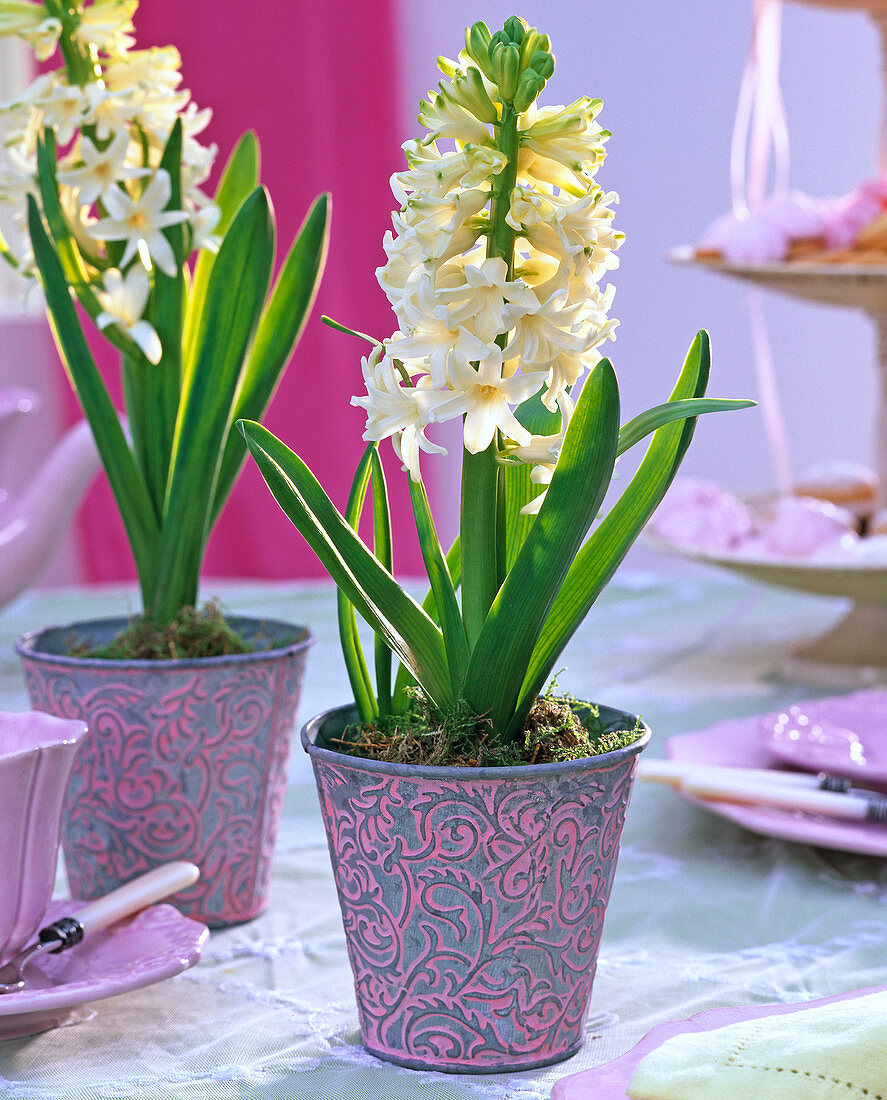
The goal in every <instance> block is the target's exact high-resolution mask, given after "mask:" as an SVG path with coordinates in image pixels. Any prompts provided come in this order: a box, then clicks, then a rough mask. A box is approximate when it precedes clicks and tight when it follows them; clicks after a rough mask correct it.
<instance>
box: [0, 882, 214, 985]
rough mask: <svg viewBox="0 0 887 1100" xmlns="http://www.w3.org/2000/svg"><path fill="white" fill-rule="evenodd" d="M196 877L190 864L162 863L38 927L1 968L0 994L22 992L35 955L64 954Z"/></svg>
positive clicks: (180, 888)
mask: <svg viewBox="0 0 887 1100" xmlns="http://www.w3.org/2000/svg"><path fill="white" fill-rule="evenodd" d="M199 877H200V870H199V868H197V867H196V866H195V865H194V864H193V863H186V862H183V861H177V862H174V863H163V864H161V865H160V866H159V867H154V868H153V869H152V870H150V871H147V872H146V873H145V874H143V875H139V876H138V878H134V879H132V880H131V881H130V882H127V883H125V884H124V885H123V886H118V887H117V889H116V890H112V891H111V893H110V894H105V896H104V897H101V898H96V900H95V901H91V902H89V903H88V904H86V905H84V906H83V908H82V909H78V910H76V912H75V913H74V914H73V915H71V916H66V917H59V919H58V920H55V921H53V922H52V924H48V925H47V926H46V927H45V928H41V929H40V931H39V932H38V933H37V939H36V940H35V941H34V942H33V943H31V944H29V945H28V946H27V947H25V948H23V949H22V950H21V951H19V953H18V954H17V955H16V956H15V957H14V958H12V959H10V960H9V962H8V963H5V964H4V965H3V966H0V995H2V994H4V993H16V992H17V991H18V990H20V989H24V986H25V979H24V977H23V976H22V971H23V969H24V967H25V966H26V965H27V963H29V962H30V961H31V960H32V959H34V958H36V957H37V956H38V955H41V954H44V953H47V954H51V955H57V954H58V953H59V952H60V951H67V950H68V948H70V947H74V946H75V944H78V943H80V941H81V940H82V939H83V938H84V936H87V935H90V934H91V933H93V932H98V931H99V929H101V928H107V927H108V925H110V924H115V923H116V922H117V921H119V920H123V918H124V917H128V916H131V915H132V914H133V913H138V912H139V910H141V909H145V908H147V906H149V905H153V904H154V902H156V901H161V900H162V899H163V898H166V897H169V895H170V894H175V893H176V892H177V891H179V890H184V889H185V887H186V886H190V885H191V884H192V883H194V882H196V881H197V879H198V878H199Z"/></svg>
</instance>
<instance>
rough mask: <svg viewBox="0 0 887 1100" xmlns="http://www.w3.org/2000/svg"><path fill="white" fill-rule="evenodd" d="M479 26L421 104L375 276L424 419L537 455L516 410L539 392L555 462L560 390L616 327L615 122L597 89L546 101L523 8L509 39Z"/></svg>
mask: <svg viewBox="0 0 887 1100" xmlns="http://www.w3.org/2000/svg"><path fill="white" fill-rule="evenodd" d="M480 27H483V24H475V27H474V28H470V29H469V32H468V35H467V38H466V43H467V45H466V50H465V51H464V52H463V53H461V54H460V55H459V58H458V59H457V60H456V61H451V60H448V59H446V58H441V59H439V67H440V69H441V71H442V73H443V74H444V79H443V80H442V81H441V83H440V85H439V87H438V90H437V91H436V92H435V91H432V92H429V93H428V97H427V99H425V100H423V102H422V104H421V108H420V112H419V122H420V123H421V124H422V125H423V126H424V127H425V128H426V131H427V132H426V134H425V136H424V137H422V138H421V139H419V140H413V141H408V142H407V143H406V144H405V146H404V150H405V153H406V157H407V164H408V167H407V169H406V171H403V172H399V173H397V174H396V175H395V176H394V177H393V179H392V190H393V192H394V195H395V197H396V198H397V200H398V202H399V203H400V209H399V210H397V211H395V213H394V214H393V216H392V221H393V225H394V234H393V235H388V236H387V237H386V241H385V251H386V253H387V255H388V262H387V263H386V264H385V265H384V266H383V267H381V268H379V270H378V272H377V276H378V279H379V282H380V284H381V286H382V288H383V290H384V291H385V293H386V295H387V296H388V299H389V301H390V302H391V305H392V307H393V309H394V312H395V314H396V315H397V320H398V325H399V329H400V332H399V334H398V336H397V337H396V338H394V339H392V340H391V341H388V342H387V351H386V354H387V355H388V356H391V357H392V358H394V359H397V360H399V361H401V362H403V364H404V372H403V375H402V376H398V375H397V374H396V373H392V375H391V379H392V381H393V384H394V385H395V386H398V387H401V388H402V389H404V391H405V392H409V391H412V390H413V389H414V388H415V383H414V381H413V380H414V379H415V377H416V376H417V375H419V376H422V377H423V378H424V381H423V400H422V405H421V408H422V409H423V410H425V411H424V414H422V415H424V416H425V420H424V421H422V420H421V419H420V421H419V423H420V426H421V427H422V428H423V429H424V428H426V427H428V426H429V425H430V424H431V423H434V422H438V421H440V420H444V419H449V418H451V417H456V416H463V417H464V430H463V439H464V444H465V447H466V450H468V451H469V452H470V453H471V454H476V453H477V452H478V451H480V450H485V449H487V448H488V447H491V448H493V451H494V452H495V455H496V456H497V457H498V458H499V459H500V460H507V461H510V462H533V459H532V458H531V457H529V456H533V455H536V454H537V453H539V447H538V446H534V438H533V432H532V431H530V430H528V429H527V428H526V427H524V426H522V424H521V423H520V420H521V413H520V406H521V405H523V404H524V402H526V401H528V400H529V399H530V398H531V397H533V402H534V407H535V408H537V410H538V409H539V407H540V406H541V408H542V409H543V410H545V409H547V410H548V411H549V414H550V415H549V416H548V419H547V423H546V425H545V426H546V431H545V432H544V433H542V434H540V436H539V437H538V438H539V439H540V440H542V439H544V440H545V445H544V452H545V455H546V456H547V457H546V460H545V463H544V468H545V469H546V470H547V469H548V466H549V465H550V464H551V461H552V459H551V454H552V453H556V448H555V452H552V444H551V440H552V439H553V438H556V437H559V438H562V435H563V431H565V429H566V422H565V420H564V418H563V417H562V414H561V409H562V408H563V407H564V406H563V402H562V400H561V399H562V398H563V399H568V398H567V395H568V393H569V391H570V389H571V388H572V387H574V386H576V385H578V384H581V381H582V378H583V377H584V375H585V373H586V372H587V370H588V369H589V368H590V367H592V366H593V365H594V364H595V363H596V362H597V361H598V360H599V358H600V355H599V352H598V350H597V349H598V348H599V346H600V345H601V344H602V343H603V342H604V341H605V340H608V339H612V338H613V336H614V332H615V328H616V324H617V322H616V321H615V320H613V319H611V318H609V317H608V316H607V308H608V307H609V304H610V302H611V301H612V288H611V287H607V288H606V289H602V288H600V287H599V286H598V284H599V282H600V280H601V279H602V277H603V276H604V275H605V273H606V272H608V271H610V270H611V269H613V268H614V267H616V266H617V263H618V261H617V259H616V256H615V251H616V249H617V248H618V247H619V245H620V244H621V243H622V239H623V236H622V234H621V233H619V232H617V231H615V230H614V229H613V225H612V219H613V211H612V206H613V204H614V203H615V202H616V201H617V197H616V195H615V194H614V193H613V192H611V191H608V192H605V191H604V190H602V188H601V187H600V186H599V185H598V184H597V183H596V182H595V178H594V177H595V174H596V172H597V170H598V169H599V168H600V166H601V164H602V163H603V160H604V142H605V140H606V139H607V137H608V136H609V134H608V133H607V131H606V130H602V129H601V128H600V126H599V125H598V124H597V122H596V117H597V114H598V112H599V110H600V106H601V104H600V101H599V100H592V99H589V98H587V97H583V98H581V99H578V100H576V101H575V102H573V103H571V104H569V106H565V107H542V108H537V106H536V102H535V101H536V97H537V96H538V95H539V93H540V92H541V91H542V89H543V87H544V86H545V82H546V80H547V79H548V78H549V77H550V76H551V74H552V72H553V70H554V59H553V57H552V55H551V53H550V52H549V49H548V40H547V38H546V37H545V36H544V35H540V34H539V33H538V32H537V31H535V30H531V29H529V28H527V27H526V24H523V23H522V22H521V21H520V20H516V19H515V20H510V21H509V22H508V23H506V27H505V29H504V30H503V31H500V32H498V37H496V36H490V35H489V32H486V31H481V30H478V28H480ZM604 306H606V307H607V308H602V307H604ZM384 393H385V402H386V408H388V409H389V410H390V409H391V407H392V406H391V400H392V397H393V395H392V394H391V393H389V392H388V391H387V390H386V391H384ZM379 394H380V391H379V389H378V388H377V387H375V385H374V384H369V383H368V396H367V397H366V398H360V399H359V401H358V403H359V404H361V405H363V406H364V407H365V408H366V410H367V415H368V424H367V434H366V436H365V438H367V439H376V438H378V437H377V436H376V435H375V434H374V431H375V428H374V425H375V424H376V423H377V416H376V412H375V409H374V402H375V401H376V400H379V399H380V397H379ZM534 395H537V396H535V397H534ZM402 408H403V410H404V416H405V419H404V422H403V424H401V425H400V426H399V428H398V431H400V432H402V431H405V430H407V428H408V427H409V428H410V430H414V425H415V423H416V420H415V410H416V404H415V402H413V401H405V402H404V403H403V405H402ZM543 419H544V414H543ZM386 423H388V424H389V425H390V412H389V417H388V419H387V420H386ZM388 434H389V435H392V438H393V439H394V440H395V441H397V438H398V432H397V431H395V432H393V433H392V432H389V433H388ZM422 438H423V439H424V438H425V437H424V435H423V436H422ZM414 455H415V459H416V460H415V461H412V462H410V464H409V469H410V474H411V476H412V477H413V479H414V480H418V478H419V469H418V453H417V452H415V450H414ZM525 456H527V457H525ZM539 476H540V477H542V476H543V475H542V474H540V475H539Z"/></svg>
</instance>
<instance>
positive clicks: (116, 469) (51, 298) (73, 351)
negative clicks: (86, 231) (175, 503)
mask: <svg viewBox="0 0 887 1100" xmlns="http://www.w3.org/2000/svg"><path fill="white" fill-rule="evenodd" d="M28 231H29V233H30V237H31V244H32V247H33V249H34V260H35V262H36V264H37V268H38V270H39V272H40V281H41V283H42V285H43V292H44V294H45V296H46V305H47V308H48V310H49V316H50V320H51V322H52V329H53V334H54V335H55V339H56V342H57V344H58V346H59V350H60V352H61V355H62V360H63V362H64V363H65V366H66V367H67V370H68V374H69V376H70V378H71V381H72V383H73V385H74V388H75V390H76V391H77V397H78V398H79V400H80V405H81V407H82V409H83V412H84V415H85V416H86V419H87V420H88V421H89V426H90V428H91V429H92V434H93V438H94V439H95V442H96V447H97V448H98V452H99V455H100V456H101V460H102V464H103V466H104V468H105V470H106V472H107V475H108V480H109V482H110V484H111V489H112V491H113V493H114V499H115V500H116V501H117V507H118V508H119V510H120V515H121V517H122V519H123V523H124V526H125V527H126V533H127V536H128V538H129V544H130V546H131V547H132V553H133V557H134V558H135V563H136V569H137V571H138V574H139V583H140V585H141V588H142V596H143V599H146V598H148V597H150V596H151V593H152V590H153V589H152V586H153V580H154V574H153V566H154V552H155V548H156V544H157V520H156V516H155V513H154V508H153V505H152V503H151V497H150V495H149V493H148V490H147V487H146V485H145V482H144V479H143V478H142V474H141V471H140V470H139V468H138V465H137V464H136V461H135V458H134V457H133V453H132V451H131V450H130V449H129V445H128V444H127V442H126V437H125V436H124V434H123V428H122V427H121V426H120V420H119V417H118V414H117V410H116V409H115V408H114V405H113V404H112V402H111V398H110V397H109V396H108V391H107V389H106V388H105V384H104V382H103V381H102V378H101V375H100V374H99V372H98V369H97V367H96V365H95V361H94V360H93V358H92V355H91V354H90V351H89V347H88V346H87V343H86V339H85V338H84V336H83V331H82V329H81V328H80V322H79V320H78V318H77V311H76V309H75V308H74V303H73V302H72V301H71V295H70V294H69V292H68V284H67V282H66V280H65V274H64V271H63V270H62V265H61V262H60V260H59V258H58V256H57V255H56V253H55V250H54V249H53V247H52V243H51V242H50V240H49V237H48V236H47V235H46V230H45V229H44V228H43V222H42V220H41V218H40V212H39V210H38V209H37V204H36V202H35V201H34V198H33V196H31V195H29V196H28Z"/></svg>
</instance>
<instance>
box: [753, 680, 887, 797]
mask: <svg viewBox="0 0 887 1100" xmlns="http://www.w3.org/2000/svg"><path fill="white" fill-rule="evenodd" d="M760 730H761V738H762V743H763V745H764V747H765V748H766V750H767V751H768V752H769V753H771V754H772V755H773V756H775V757H776V758H777V759H778V760H781V761H782V762H783V763H784V764H791V765H793V766H794V767H796V768H803V769H804V770H806V771H827V772H832V773H834V774H835V775H843V776H847V777H848V778H849V779H856V780H858V781H859V782H860V783H869V784H883V783H887V692H885V691H857V692H854V693H853V694H852V695H838V696H833V697H831V698H828V699H811V700H810V701H809V702H804V703H796V704H795V705H794V706H792V707H786V708H785V710H783V711H780V712H778V713H776V714H768V715H766V716H765V717H764V718H762V719H761V722H760Z"/></svg>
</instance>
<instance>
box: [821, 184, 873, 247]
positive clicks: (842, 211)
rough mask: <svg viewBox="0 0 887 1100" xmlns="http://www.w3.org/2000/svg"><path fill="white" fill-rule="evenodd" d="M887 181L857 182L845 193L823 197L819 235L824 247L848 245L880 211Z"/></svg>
mask: <svg viewBox="0 0 887 1100" xmlns="http://www.w3.org/2000/svg"><path fill="white" fill-rule="evenodd" d="M885 203H887V180H873V181H868V182H866V183H861V184H860V185H859V187H857V188H856V190H854V191H851V192H850V194H849V195H842V196H841V197H840V198H833V199H823V200H822V203H821V209H822V213H823V216H824V220H825V225H824V227H823V230H822V236H823V239H824V240H825V243H826V246H827V247H828V248H849V247H850V245H852V244H853V242H854V241H855V240H856V238H857V237H858V236H859V233H860V231H861V230H863V229H864V228H865V227H866V226H867V225H869V224H870V223H871V222H873V221H874V220H875V218H877V217H879V216H880V215H881V214H883V213H884V207H885Z"/></svg>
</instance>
